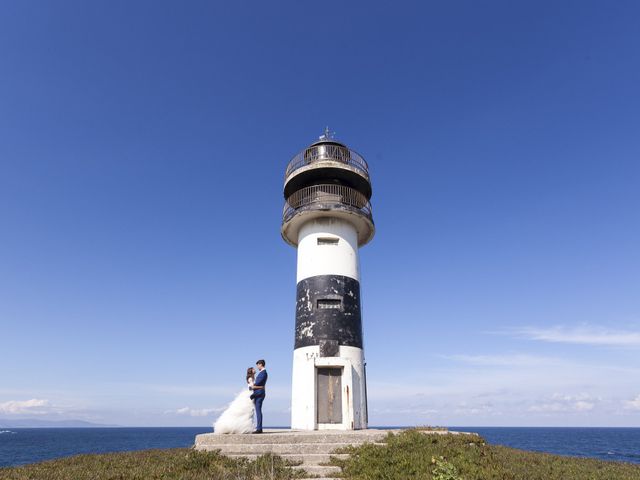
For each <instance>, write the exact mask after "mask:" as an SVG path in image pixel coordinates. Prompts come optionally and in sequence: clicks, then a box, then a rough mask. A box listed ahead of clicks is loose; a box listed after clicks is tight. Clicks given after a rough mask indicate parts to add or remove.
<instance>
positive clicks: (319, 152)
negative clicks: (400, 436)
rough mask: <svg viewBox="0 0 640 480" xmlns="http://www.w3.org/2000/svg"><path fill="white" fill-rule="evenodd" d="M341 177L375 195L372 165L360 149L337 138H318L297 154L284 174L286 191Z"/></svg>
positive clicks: (369, 196)
mask: <svg viewBox="0 0 640 480" xmlns="http://www.w3.org/2000/svg"><path fill="white" fill-rule="evenodd" d="M330 179H337V180H339V181H340V182H341V183H344V184H345V185H349V186H351V187H353V188H355V189H356V190H358V191H360V192H362V193H363V194H364V195H365V196H366V197H367V198H371V180H370V178H369V166H368V165H367V162H366V161H365V159H364V158H362V156H361V155H360V154H358V153H357V152H355V151H353V150H351V149H350V148H348V147H346V146H344V145H342V144H341V143H338V142H333V141H321V142H317V143H315V144H313V145H311V146H309V147H307V148H305V149H304V150H303V151H301V152H300V153H298V154H297V155H296V156H294V157H293V158H292V159H291V161H290V162H289V165H288V166H287V169H286V171H285V174H284V194H285V198H289V196H290V195H292V194H293V193H294V192H295V191H297V190H299V189H300V188H302V187H305V186H307V185H310V184H312V183H318V182H322V181H328V180H330Z"/></svg>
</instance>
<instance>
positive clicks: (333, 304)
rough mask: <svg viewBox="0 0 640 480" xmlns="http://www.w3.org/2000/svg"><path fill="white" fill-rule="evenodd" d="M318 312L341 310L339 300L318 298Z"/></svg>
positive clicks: (340, 300) (340, 301)
mask: <svg viewBox="0 0 640 480" xmlns="http://www.w3.org/2000/svg"><path fill="white" fill-rule="evenodd" d="M317 307H318V310H324V309H331V308H335V309H337V310H340V309H341V308H342V299H341V298H319V299H318V300H317Z"/></svg>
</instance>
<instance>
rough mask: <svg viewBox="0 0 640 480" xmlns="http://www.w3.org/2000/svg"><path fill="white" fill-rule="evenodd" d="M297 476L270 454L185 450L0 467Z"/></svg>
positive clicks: (13, 472)
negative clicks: (249, 456) (238, 455)
mask: <svg viewBox="0 0 640 480" xmlns="http://www.w3.org/2000/svg"><path fill="white" fill-rule="evenodd" d="M300 476H301V474H300V473H299V472H297V471H295V470H294V469H292V468H289V464H288V463H287V462H286V461H285V460H283V459H282V458H281V457H277V456H274V455H263V456H261V457H258V458H257V459H256V460H254V461H250V460H246V459H232V458H228V457H225V456H222V455H220V454H219V453H218V452H199V451H195V450H191V449H186V448H178V449H171V450H143V451H139V452H123V453H107V454H99V455H97V454H96V455H77V456H74V457H67V458H60V459H58V460H51V461H48V462H41V463H34V464H31V465H25V466H22V467H11V468H0V479H2V480H27V479H28V480H98V479H99V480H147V479H163V480H172V479H176V480H177V479H180V480H204V479H207V480H263V479H265V480H289V479H294V478H299V477H300Z"/></svg>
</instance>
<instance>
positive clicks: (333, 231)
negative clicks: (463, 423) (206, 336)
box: [281, 128, 375, 430]
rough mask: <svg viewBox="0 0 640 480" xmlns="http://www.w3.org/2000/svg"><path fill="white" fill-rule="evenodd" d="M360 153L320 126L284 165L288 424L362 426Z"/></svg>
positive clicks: (365, 197) (363, 207)
mask: <svg viewBox="0 0 640 480" xmlns="http://www.w3.org/2000/svg"><path fill="white" fill-rule="evenodd" d="M371 194H372V191H371V181H370V178H369V168H368V166H367V163H366V162H365V160H364V158H362V156H360V155H359V154H358V153H356V152H354V151H353V150H351V149H350V148H348V147H347V146H346V145H344V144H343V143H340V142H338V141H336V140H335V139H334V138H333V136H332V135H331V133H330V132H329V130H328V128H327V129H326V130H325V133H324V135H322V136H321V137H320V139H319V141H317V142H315V143H313V144H312V145H310V146H308V147H307V148H305V149H304V150H303V151H301V152H300V153H298V154H297V155H296V156H294V157H293V159H292V160H291V162H289V165H288V166H287V169H286V172H285V181H284V198H285V205H284V210H283V214H282V229H281V232H282V238H284V240H285V241H286V242H287V243H289V244H290V245H292V246H294V247H297V250H298V268H297V279H296V281H297V303H296V323H295V345H294V351H293V382H292V399H291V428H292V429H294V430H322V429H339V430H355V429H364V428H367V386H366V371H365V365H366V363H365V360H364V349H363V339H362V315H361V302H360V271H359V264H358V249H359V248H360V247H361V246H363V245H365V244H366V243H368V242H369V241H370V240H371V239H372V238H373V235H374V233H375V228H374V224H373V216H372V213H371V204H370V203H369V200H370V198H371Z"/></svg>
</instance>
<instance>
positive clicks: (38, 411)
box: [0, 398, 52, 415]
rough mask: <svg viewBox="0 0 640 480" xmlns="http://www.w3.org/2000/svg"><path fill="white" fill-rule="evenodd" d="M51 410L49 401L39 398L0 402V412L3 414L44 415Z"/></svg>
mask: <svg viewBox="0 0 640 480" xmlns="http://www.w3.org/2000/svg"><path fill="white" fill-rule="evenodd" d="M51 411H52V407H51V402H49V400H45V399H41V398H32V399H30V400H9V401H8V402H4V403H0V413H2V414H5V415H25V414H27V415H46V414H48V413H51Z"/></svg>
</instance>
